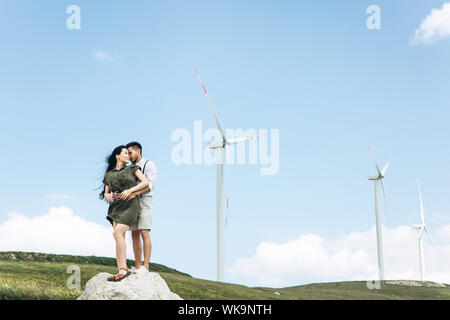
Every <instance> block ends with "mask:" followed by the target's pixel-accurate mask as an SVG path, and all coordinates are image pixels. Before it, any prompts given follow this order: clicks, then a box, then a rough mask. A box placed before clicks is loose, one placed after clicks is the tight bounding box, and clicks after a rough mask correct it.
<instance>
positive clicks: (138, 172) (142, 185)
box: [120, 169, 149, 200]
mask: <svg viewBox="0 0 450 320" xmlns="http://www.w3.org/2000/svg"><path fill="white" fill-rule="evenodd" d="M134 174H135V175H136V177H137V178H138V179H139V181H141V182H140V183H139V184H137V185H135V186H134V187H133V188H130V189H127V190H124V191H123V192H122V193H121V194H120V199H122V200H126V199H127V198H128V197H129V196H130V195H131V194H132V193H133V192H136V191H140V190H142V189H145V188H147V187H148V185H149V183H148V180H147V178H146V177H145V176H144V175H143V174H142V171H141V170H140V169H138V170H136V171H135V172H134Z"/></svg>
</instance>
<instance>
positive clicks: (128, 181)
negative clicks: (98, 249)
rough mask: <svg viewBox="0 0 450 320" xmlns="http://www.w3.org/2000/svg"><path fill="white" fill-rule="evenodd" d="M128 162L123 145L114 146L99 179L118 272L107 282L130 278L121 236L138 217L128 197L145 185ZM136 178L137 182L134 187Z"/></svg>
mask: <svg viewBox="0 0 450 320" xmlns="http://www.w3.org/2000/svg"><path fill="white" fill-rule="evenodd" d="M129 161H130V156H129V154H128V150H127V148H126V147H125V146H118V147H117V148H115V149H114V150H113V152H112V154H111V155H110V156H109V157H107V158H106V162H107V164H108V166H107V168H106V173H105V175H104V177H103V184H104V187H103V191H102V192H101V193H100V195H99V197H100V199H102V200H103V199H106V200H107V201H108V202H109V203H110V204H109V208H108V215H107V216H106V219H108V221H109V222H110V223H111V224H112V226H113V227H114V232H113V236H114V240H115V241H116V258H117V267H118V268H119V273H118V274H116V275H114V276H111V277H109V278H108V281H121V280H122V279H124V278H126V277H127V276H128V275H130V273H131V272H130V271H129V270H128V268H127V260H126V242H125V233H126V232H127V230H128V229H130V227H131V226H132V225H133V224H134V223H135V222H136V221H137V220H138V218H139V211H140V206H139V198H137V197H134V198H132V199H128V197H129V196H130V195H131V194H132V193H133V192H135V191H139V190H141V189H145V188H146V187H148V185H149V183H148V180H147V179H146V178H145V176H144V175H143V174H142V172H141V170H140V168H139V167H138V166H137V165H134V164H131V165H129V166H126V164H127V163H128V162H129ZM136 178H137V179H138V180H139V181H140V183H139V184H137V185H136ZM115 191H117V192H119V193H120V198H119V199H117V200H115V199H114V198H113V196H112V194H111V193H113V192H115Z"/></svg>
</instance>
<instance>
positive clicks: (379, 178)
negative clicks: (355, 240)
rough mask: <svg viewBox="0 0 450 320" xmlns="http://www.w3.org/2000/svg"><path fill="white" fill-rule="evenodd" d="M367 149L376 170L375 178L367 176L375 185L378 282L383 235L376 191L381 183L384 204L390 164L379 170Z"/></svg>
mask: <svg viewBox="0 0 450 320" xmlns="http://www.w3.org/2000/svg"><path fill="white" fill-rule="evenodd" d="M368 147H369V151H370V154H371V155H372V157H373V160H374V162H375V167H376V168H377V172H378V175H377V176H369V177H368V178H369V180H370V181H373V182H374V185H375V221H376V230H377V256H378V272H379V277H380V281H381V280H384V260H383V234H382V230H381V216H380V199H379V191H378V182H380V183H381V188H382V189H383V197H384V201H385V203H386V192H385V190H384V183H383V179H384V174H385V173H386V170H387V168H388V166H389V164H390V162H391V161H390V160H389V161H388V162H387V163H386V165H385V166H384V168H383V170H380V167H379V166H378V163H377V160H376V159H375V155H374V154H373V152H372V148H371V147H370V145H369V146H368Z"/></svg>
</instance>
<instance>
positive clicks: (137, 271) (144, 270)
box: [135, 266, 148, 273]
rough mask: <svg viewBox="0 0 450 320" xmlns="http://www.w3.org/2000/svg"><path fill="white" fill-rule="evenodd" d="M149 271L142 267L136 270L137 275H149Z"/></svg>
mask: <svg viewBox="0 0 450 320" xmlns="http://www.w3.org/2000/svg"><path fill="white" fill-rule="evenodd" d="M147 272H148V269H147V268H146V267H144V266H141V267H140V268H139V269H136V271H135V273H147Z"/></svg>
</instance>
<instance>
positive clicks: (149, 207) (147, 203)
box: [131, 196, 153, 230]
mask: <svg viewBox="0 0 450 320" xmlns="http://www.w3.org/2000/svg"><path fill="white" fill-rule="evenodd" d="M139 204H140V206H141V211H140V213H139V220H138V223H135V224H134V225H132V226H131V230H144V229H148V230H151V228H152V216H153V197H151V196H150V197H139Z"/></svg>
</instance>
